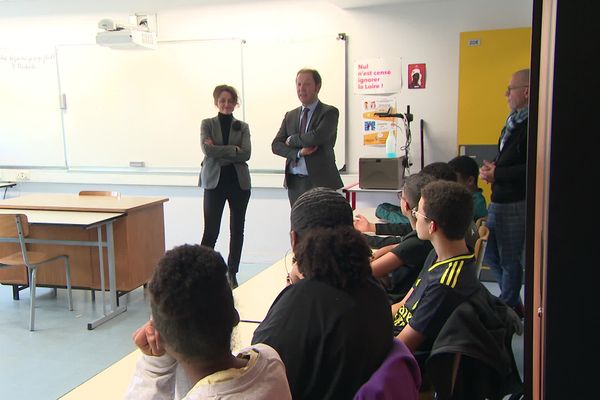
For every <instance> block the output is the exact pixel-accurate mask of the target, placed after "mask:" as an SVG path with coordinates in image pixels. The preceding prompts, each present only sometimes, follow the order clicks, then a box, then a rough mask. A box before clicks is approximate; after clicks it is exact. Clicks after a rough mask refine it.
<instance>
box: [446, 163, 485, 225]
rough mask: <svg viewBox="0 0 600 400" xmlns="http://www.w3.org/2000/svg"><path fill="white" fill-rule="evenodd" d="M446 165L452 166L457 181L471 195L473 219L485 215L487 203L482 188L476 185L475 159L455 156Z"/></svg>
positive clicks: (477, 171) (477, 176) (477, 173)
mask: <svg viewBox="0 0 600 400" xmlns="http://www.w3.org/2000/svg"><path fill="white" fill-rule="evenodd" d="M448 165H450V166H451V167H452V168H454V172H456V179H457V182H458V183H460V184H462V185H465V186H466V187H467V189H469V192H471V194H472V196H473V220H474V221H477V220H478V219H479V218H482V217H487V215H488V211H487V204H486V202H485V197H483V193H482V192H483V190H481V188H479V187H478V186H477V179H478V178H479V166H478V165H477V161H475V160H474V159H473V158H471V157H469V156H457V157H454V158H453V159H452V160H450V161H448Z"/></svg>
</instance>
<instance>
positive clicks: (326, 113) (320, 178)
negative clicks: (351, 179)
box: [271, 101, 343, 189]
mask: <svg viewBox="0 0 600 400" xmlns="http://www.w3.org/2000/svg"><path fill="white" fill-rule="evenodd" d="M301 112H302V107H298V108H295V109H293V110H291V111H288V112H287V113H285V117H284V118H283V122H282V123H281V127H280V128H279V132H277V136H275V139H273V143H271V149H272V150H273V153H274V154H277V155H279V156H281V157H285V158H286V161H285V171H286V176H287V171H288V166H289V164H290V162H292V161H296V160H297V156H298V151H299V150H300V149H301V148H302V147H311V146H318V147H319V148H318V150H317V151H315V152H314V153H312V154H310V155H308V156H306V157H305V160H306V168H307V170H308V176H309V177H310V180H311V182H312V185H313V186H314V187H319V186H324V187H328V188H331V189H339V188H341V187H342V186H343V183H342V179H341V178H340V173H339V171H338V169H337V166H336V165H335V153H334V151H333V148H334V146H335V141H336V139H337V124H338V118H339V116H340V112H339V111H338V109H337V108H335V107H333V106H330V105H327V104H324V103H321V102H320V101H319V102H318V103H317V107H316V108H315V111H314V112H313V115H312V117H311V119H310V122H309V125H308V127H307V129H306V132H305V133H303V134H300V132H299V131H300V113H301ZM288 137H290V142H289V146H288V145H286V144H285V142H286V140H287V138H288ZM283 185H284V186H285V187H287V178H286V180H284V182H283Z"/></svg>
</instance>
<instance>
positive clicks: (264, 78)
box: [0, 36, 346, 173]
mask: <svg viewBox="0 0 600 400" xmlns="http://www.w3.org/2000/svg"><path fill="white" fill-rule="evenodd" d="M38 58H39V57H38ZM44 60H46V61H45V62H43V63H38V64H40V65H38V68H37V69H35V70H31V69H27V70H25V71H19V70H15V69H12V68H9V65H10V64H8V63H6V62H3V63H0V67H1V68H3V72H4V73H3V74H2V75H0V85H1V86H0V89H2V92H3V93H9V94H10V96H4V95H2V96H1V97H0V99H1V100H0V112H2V113H3V114H0V115H2V116H3V117H2V118H1V120H0V126H1V127H2V147H1V149H2V153H1V160H0V166H1V165H9V166H29V165H34V166H40V167H48V166H62V167H66V168H67V169H68V170H75V171H78V170H83V171H87V170H89V171H117V172H120V171H124V172H128V171H130V170H132V169H133V170H135V171H136V172H144V171H147V172H149V173H152V172H155V171H157V172H165V171H166V172H169V171H173V172H174V173H177V172H197V171H199V170H200V163H201V162H202V159H203V155H202V152H201V149H200V124H201V121H202V119H204V118H209V117H213V116H215V115H216V114H217V109H216V107H215V105H214V102H213V98H212V92H213V89H214V87H215V86H217V85H220V84H229V85H232V86H234V87H235V88H236V89H237V90H238V93H239V98H240V106H239V107H238V108H237V109H236V110H235V111H234V115H235V116H236V117H237V118H239V119H242V120H244V121H246V122H248V124H249V126H250V133H251V143H252V155H251V158H250V161H249V165H250V169H251V170H252V171H253V172H263V171H265V172H266V171H268V172H283V169H284V166H285V161H284V160H283V158H281V157H279V156H275V155H274V154H273V153H272V152H271V142H272V140H273V138H274V137H275V135H276V133H277V131H278V129H279V127H280V125H281V122H282V120H283V116H284V114H285V113H286V112H287V111H289V110H291V109H294V108H296V107H298V106H299V105H300V103H299V101H298V98H297V96H296V89H295V77H296V73H297V71H298V70H299V69H301V68H306V67H308V68H315V69H317V70H318V71H319V72H320V73H321V76H322V78H323V85H322V89H321V92H320V93H319V98H320V99H321V100H322V101H323V102H324V103H327V104H331V105H334V106H336V107H337V108H338V109H339V111H340V118H339V123H338V135H337V142H336V146H335V153H336V161H337V165H338V168H340V169H341V168H342V167H344V163H345V152H346V130H345V119H346V117H345V110H346V106H345V101H346V100H345V98H346V96H345V85H346V43H345V41H344V40H338V38H337V37H336V36H327V37H322V36H321V37H314V38H302V39H272V40H265V39H252V40H247V41H245V40H241V39H215V40H182V41H170V42H159V46H158V48H157V49H156V50H114V49H109V48H106V47H102V46H97V45H89V44H88V45H59V46H57V47H56V50H55V52H53V53H51V54H50V56H48V57H47V58H46V59H44ZM5 77H7V78H5ZM19 95H22V96H23V98H22V99H20V98H19V97H18V96H19ZM59 97H60V98H61V99H62V109H61V102H59V100H58V99H59ZM5 132H7V133H6V134H5ZM8 133H10V134H8ZM131 162H143V163H144V166H145V168H144V169H140V168H131V167H130V163H131Z"/></svg>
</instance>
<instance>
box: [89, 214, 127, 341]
mask: <svg viewBox="0 0 600 400" xmlns="http://www.w3.org/2000/svg"><path fill="white" fill-rule="evenodd" d="M106 247H107V250H108V286H109V290H110V312H109V313H108V314H106V313H105V314H104V316H103V317H101V318H98V319H97V320H95V321H92V322H90V323H88V329H89V330H92V329H94V328H95V327H97V326H98V325H100V324H103V323H104V322H106V321H108V320H110V319H112V318H114V317H116V316H117V315H119V314H121V313H123V312H125V311H126V310H127V306H125V305H121V306H119V307H117V296H118V293H117V284H116V279H117V277H116V269H115V243H114V238H113V223H112V221H110V222H108V223H107V224H106ZM101 267H102V265H101ZM102 289H103V290H104V288H102Z"/></svg>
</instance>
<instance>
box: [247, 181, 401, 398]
mask: <svg viewBox="0 0 600 400" xmlns="http://www.w3.org/2000/svg"><path fill="white" fill-rule="evenodd" d="M290 238H291V245H292V249H293V251H294V257H295V265H294V269H293V271H294V273H293V274H292V279H291V280H292V282H293V283H292V284H291V285H289V286H287V287H286V288H285V289H284V290H283V291H282V292H281V293H280V294H279V296H278V297H277V298H276V299H275V301H274V302H273V305H272V306H271V308H270V310H269V312H268V314H267V316H266V317H265V319H264V320H263V321H262V323H261V324H260V325H259V326H258V328H257V329H256V331H255V332H254V337H253V339H252V342H253V343H266V344H268V345H270V346H272V347H273V348H274V349H275V350H277V352H278V353H279V355H280V356H281V359H282V360H283V363H284V364H285V368H286V373H287V377H288V382H289V385H290V389H291V392H292V396H293V398H294V400H303V399H306V400H308V399H311V400H312V399H319V400H327V399H351V398H352V397H353V396H354V394H355V393H356V391H357V390H358V389H359V387H360V386H361V385H362V384H364V383H365V382H366V381H367V380H368V379H369V377H370V376H371V375H372V374H373V372H375V371H376V370H377V368H378V367H379V366H380V365H381V364H382V362H383V361H384V360H385V358H386V356H387V355H388V354H389V352H390V350H391V348H392V343H393V336H392V318H391V315H390V309H389V307H390V306H389V303H388V301H387V298H386V296H385V293H384V291H383V290H382V289H381V287H380V286H379V284H378V283H377V282H376V281H375V279H374V278H373V277H372V275H371V268H370V265H369V258H370V256H371V251H370V249H369V247H368V246H367V244H366V242H365V240H364V238H363V237H362V235H361V234H360V233H359V232H357V231H356V230H355V229H354V228H353V227H352V209H351V207H350V205H349V204H348V202H347V201H346V200H345V199H344V197H343V196H342V195H341V194H339V193H337V192H335V191H334V190H331V189H326V188H315V189H311V190H310V191H308V192H305V193H303V194H302V195H301V196H300V197H299V198H298V200H296V202H295V203H294V206H293V207H292V211H291V233H290ZM299 278H302V279H299Z"/></svg>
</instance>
